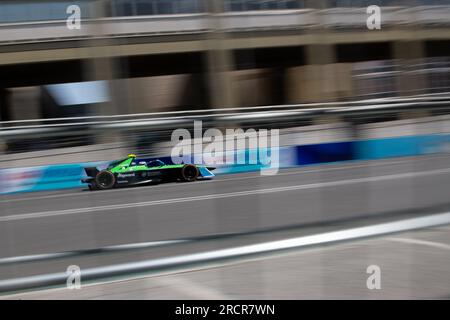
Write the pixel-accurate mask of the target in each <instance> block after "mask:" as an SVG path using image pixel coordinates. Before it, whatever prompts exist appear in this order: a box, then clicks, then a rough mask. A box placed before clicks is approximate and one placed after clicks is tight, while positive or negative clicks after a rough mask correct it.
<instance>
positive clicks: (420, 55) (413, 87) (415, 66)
mask: <svg viewBox="0 0 450 320" xmlns="http://www.w3.org/2000/svg"><path fill="white" fill-rule="evenodd" d="M425 57H426V52H425V45H424V42H423V41H418V40H413V41H395V42H393V44H392V58H393V59H395V63H396V65H397V71H399V73H398V76H397V77H396V87H397V92H398V95H400V96H409V95H415V94H422V93H426V88H427V83H426V74H424V73H422V72H416V71H418V70H419V69H420V68H421V65H422V64H423V63H424V62H425V59H424V58H425Z"/></svg>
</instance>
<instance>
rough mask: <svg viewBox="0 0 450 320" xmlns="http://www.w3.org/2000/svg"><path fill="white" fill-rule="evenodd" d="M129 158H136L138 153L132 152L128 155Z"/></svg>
mask: <svg viewBox="0 0 450 320" xmlns="http://www.w3.org/2000/svg"><path fill="white" fill-rule="evenodd" d="M128 158H136V155H135V154H132V153H131V154H129V155H128Z"/></svg>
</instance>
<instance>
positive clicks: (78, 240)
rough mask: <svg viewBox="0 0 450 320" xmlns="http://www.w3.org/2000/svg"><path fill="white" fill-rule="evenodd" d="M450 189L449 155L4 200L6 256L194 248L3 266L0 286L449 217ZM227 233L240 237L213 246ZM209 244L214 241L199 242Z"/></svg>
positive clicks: (0, 227)
mask: <svg viewBox="0 0 450 320" xmlns="http://www.w3.org/2000/svg"><path fill="white" fill-rule="evenodd" d="M449 185H450V156H449V155H438V156H427V157H418V158H397V159H391V160H382V161H367V162H348V163H341V164H332V165H324V166H311V167H304V168H293V169H285V170H281V171H280V172H279V174H277V175H275V176H261V175H260V174H259V172H254V173H246V174H236V175H227V176H220V177H217V178H215V179H214V180H212V181H198V182H194V183H174V184H162V185H158V186H145V187H139V188H126V189H115V190H111V191H98V192H89V191H86V190H66V191H61V192H47V193H28V194H18V195H10V196H3V197H2V199H1V200H0V210H1V211H0V257H1V258H4V257H13V256H22V255H29V254H41V253H53V252H62V251H71V250H86V249H94V248H100V247H105V246H111V245H120V244H130V243H138V242H152V241H165V240H173V239H195V240H196V241H193V242H190V243H187V244H182V245H167V246H158V247H155V248H154V249H151V250H135V251H131V252H122V253H119V254H95V252H94V253H93V254H90V255H86V256H82V257H73V258H68V259H56V260H51V261H43V262H39V263H38V262H36V263H26V264H19V265H16V264H14V265H4V266H3V265H0V279H8V278H13V277H20V276H25V275H34V274H42V273H47V272H60V271H61V270H65V269H66V268H67V266H68V265H70V264H77V265H80V266H81V267H82V268H83V267H93V266H101V265H107V264H113V263H118V262H126V261H136V260H141V259H149V258H156V257H162V256H170V255H176V254H181V253H189V252H199V251H205V250H212V249H217V248H222V247H229V246H233V245H241V244H245V243H255V242H261V241H266V240H270V239H278V238H280V239H282V238H284V237H288V236H292V235H295V236H297V235H299V234H308V233H315V232H323V231H326V230H327V229H332V228H336V227H338V226H339V225H340V224H342V223H344V222H345V223H346V224H350V225H354V224H357V223H361V224H367V223H372V222H373V221H377V220H383V219H384V220H385V219H390V218H391V217H396V218H399V217H406V216H409V215H412V214H427V212H430V210H437V211H439V210H448V209H449V207H450V197H449V195H450V193H449V188H448V186H449ZM366 220H367V221H366ZM359 221H361V222H359ZM257 231H264V232H262V233H255V232H257ZM248 233H251V235H250V236H245V235H246V234H248ZM220 235H222V236H228V235H240V236H239V237H229V238H223V239H221V240H220V241H215V240H214V237H217V236H220ZM202 237H206V238H205V239H207V240H208V241H198V239H199V238H200V239H203V238H202ZM446 257H447V259H448V257H449V255H448V254H447V256H446ZM444 262H445V263H446V264H447V265H448V261H447V260H445V261H444Z"/></svg>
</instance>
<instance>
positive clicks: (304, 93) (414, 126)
mask: <svg viewBox="0 0 450 320" xmlns="http://www.w3.org/2000/svg"><path fill="white" fill-rule="evenodd" d="M70 5H77V6H79V8H80V9H81V11H80V13H81V28H80V29H71V28H68V24H67V19H68V18H69V16H71V14H72V12H67V8H68V6H70ZM370 5H377V6H379V7H380V8H381V29H380V30H369V29H368V28H367V25H366V22H367V19H368V18H369V16H370V14H368V13H367V11H366V10H367V7H368V6H370ZM449 71H450V1H449V0H412V1H406V0H278V1H275V0H79V1H65V0H61V1H59V0H36V1H26V0H17V1H9V0H6V1H1V2H0V168H1V169H0V178H1V179H0V180H1V181H0V193H1V194H2V197H3V200H1V202H0V209H1V210H2V214H1V215H2V216H1V217H0V235H1V236H0V239H1V241H0V243H1V244H0V256H1V257H3V258H6V257H15V256H23V255H31V254H33V255H34V254H44V253H54V252H67V251H71V252H72V251H79V250H88V249H92V248H101V247H105V246H111V245H121V244H129V243H139V242H147V241H160V240H168V239H185V238H189V239H191V238H195V239H197V238H198V237H200V238H201V237H210V236H213V237H214V236H220V235H223V236H224V237H225V236H227V237H226V238H224V239H222V238H221V239H222V240H220V241H219V240H217V241H212V242H194V243H192V244H189V245H187V246H188V247H182V248H181V247H177V246H174V247H170V248H167V249H166V248H163V249H159V248H157V249H153V250H156V251H151V250H147V251H145V250H144V251H138V252H134V251H133V252H132V253H129V252H126V253H120V254H117V255H112V256H106V257H105V256H103V255H100V254H99V255H98V256H96V255H94V256H92V255H82V256H81V257H78V258H73V259H74V260H73V261H72V260H69V261H67V260H64V259H63V260H61V259H60V260H57V261H47V260H46V261H45V262H44V263H43V265H41V264H40V262H31V263H26V264H25V265H16V264H9V263H7V264H5V266H2V265H1V263H0V268H1V269H0V270H1V271H0V277H1V278H2V279H10V278H16V277H20V276H24V275H35V274H43V273H48V272H56V271H58V270H60V271H61V270H65V267H64V266H66V265H68V263H69V262H72V263H75V264H79V265H83V263H84V264H85V265H87V266H90V267H93V266H99V265H106V264H108V263H110V264H111V263H113V262H114V263H116V262H124V261H127V262H129V261H135V260H139V259H141V260H142V259H144V258H145V259H148V258H150V257H151V258H154V257H161V256H166V255H170V254H171V255H176V254H180V253H182V252H191V251H192V252H203V251H206V250H210V249H211V250H212V249H214V250H216V249H218V248H224V247H229V246H232V245H241V244H247V243H255V242H263V241H268V240H273V239H282V238H286V237H291V236H299V235H304V234H311V233H318V232H325V231H329V230H334V228H337V227H341V228H344V227H350V226H351V227H354V226H357V225H358V226H359V225H363V224H366V223H369V224H373V223H375V222H377V223H378V222H386V221H390V220H392V219H394V218H395V219H397V218H401V217H405V216H407V217H410V215H414V216H416V215H418V216H427V215H430V214H431V213H439V212H443V211H445V210H446V208H447V206H448V205H449V204H450V203H449V202H448V191H447V190H448V185H449V184H448V183H450V175H449V172H448V171H447V169H448V160H450V156H449V155H448V152H449V150H450V149H449V146H450V144H449V143H450V135H448V134H449V132H450V117H449V114H450V99H449V98H450V97H449V92H450V72H449ZM193 120H202V121H203V126H204V129H207V128H209V127H215V128H219V129H225V128H244V129H247V128H255V129H280V145H281V146H282V147H283V152H282V160H281V162H282V163H281V166H282V167H283V168H284V169H283V170H282V171H281V172H282V173H283V174H282V175H278V176H274V177H271V178H261V177H259V176H258V172H250V171H251V170H250V169H246V168H245V166H244V168H223V170H222V171H219V172H218V173H221V175H220V176H218V177H217V181H219V182H215V181H216V180H214V181H211V182H208V183H210V184H209V185H208V184H206V182H205V183H201V184H194V185H193V186H190V187H189V188H185V187H183V190H180V191H178V189H176V188H181V186H174V187H173V188H174V191H173V192H174V193H175V194H177V193H178V192H179V193H178V195H179V196H180V197H191V196H192V197H193V196H198V195H204V194H210V195H215V194H218V193H223V192H229V191H245V190H247V189H249V188H258V187H260V188H265V189H267V188H272V187H283V186H292V185H294V184H298V183H301V184H303V183H304V184H308V183H314V184H317V183H318V184H319V185H318V186H317V187H316V188H314V189H313V188H312V187H311V189H308V190H306V191H298V190H297V191H288V192H287V193H283V194H281V193H280V194H270V196H264V195H252V196H250V197H249V199H244V198H239V199H236V201H231V200H230V199H220V200H217V199H216V200H208V201H205V203H203V202H202V204H199V203H197V204H194V203H192V204H186V205H183V204H179V205H167V207H159V208H156V207H155V208H154V209H155V210H156V209H157V210H156V212H155V211H153V210H150V212H149V211H148V210H146V209H145V208H140V207H135V206H133V205H131V204H130V209H127V215H126V216H124V215H122V214H120V213H119V212H118V211H117V210H112V211H111V212H109V211H107V210H106V209H104V210H103V209H102V210H103V211H102V210H100V211H101V212H99V213H98V215H97V214H87V215H80V216H78V215H75V214H73V215H71V214H70V215H68V216H67V217H66V218H63V217H59V216H58V215H59V214H60V213H61V211H62V210H72V209H75V208H79V207H90V208H91V207H96V206H104V205H108V204H118V203H123V202H130V203H137V202H139V201H148V200H152V199H155V200H160V199H161V198H164V199H166V198H167V196H168V194H167V193H166V192H167V191H164V190H166V189H164V188H167V187H166V186H164V187H163V188H161V189H160V188H159V186H158V187H154V189H141V190H139V191H136V190H128V189H127V190H126V191H124V193H123V194H122V195H121V196H119V197H117V194H114V193H103V194H102V193H96V194H89V193H86V192H82V191H80V190H81V189H82V187H81V184H80V182H79V179H80V177H81V175H83V172H82V167H83V165H84V164H86V163H97V162H103V161H110V160H113V159H119V158H122V157H124V156H126V154H128V153H137V154H138V155H139V156H142V157H144V156H145V157H165V156H168V155H170V150H171V147H172V146H173V145H172V143H171V142H170V137H171V133H172V132H173V130H174V129H176V128H191V127H192V126H193ZM355 163H356V164H355ZM311 166H312V167H311ZM230 173H234V175H232V176H231V175H229V174H230ZM378 176H386V178H385V179H378V180H377V179H376V177H378ZM233 179H234V180H233ZM236 179H238V181H240V182H239V183H236V182H233V181H235V180H236ZM239 179H241V180H239ZM351 179H362V181H360V182H355V184H352V183H349V182H348V180H351ZM228 180H229V181H228ZM220 181H221V182H220ZM346 181H347V182H346ZM331 182H334V183H337V185H327V184H328V183H331ZM321 184H324V185H323V186H322V185H321ZM167 190H168V189H167ZM31 191H34V193H29V192H31ZM78 191H79V192H78ZM133 201H134V202H133ZM43 212H44V213H45V212H47V213H48V212H52V213H54V214H55V215H56V216H53V214H52V215H49V216H47V215H44V216H45V217H42V218H36V219H35V218H34V216H33V218H30V219H28V218H29V217H30V216H29V214H34V213H38V215H40V214H41V213H43ZM94 215H95V217H94ZM369 218H370V220H367V219H369ZM367 221H369V222H367ZM448 230H450V229H448V227H441V228H437V229H432V230H430V229H427V230H426V231H423V232H424V233H423V234H422V233H418V234H416V233H413V234H411V235H408V237H406V236H405V237H401V238H400V237H399V238H396V239H397V240H386V239H384V240H373V241H375V242H370V241H369V242H361V243H359V242H358V244H350V245H348V246H346V245H344V246H343V247H339V246H338V247H337V248H336V251H333V250H331V251H330V252H329V253H327V252H320V251H319V252H315V251H314V252H312V253H308V254H309V255H310V256H308V255H305V256H303V257H308V258H307V259H304V258H302V256H301V255H300V256H296V255H295V254H297V253H295V254H294V256H290V257H288V258H283V259H288V260H289V261H288V262H286V261H280V260H276V259H275V260H269V261H265V260H263V261H262V262H261V261H260V262H252V263H254V264H255V265H252V266H248V265H245V264H244V265H243V266H241V267H231V269H230V268H226V267H224V269H218V270H216V271H209V272H210V274H206V275H205V274H203V273H202V272H199V273H194V274H193V275H192V277H191V278H189V279H181V277H179V276H178V278H177V279H176V280H174V279H173V278H171V277H170V276H169V277H168V278H164V277H163V280H161V279H160V278H158V279H159V280H158V279H156V280H155V281H162V282H157V283H156V284H155V283H153V282H152V283H151V284H148V283H147V284H142V283H140V284H139V285H137V286H138V287H139V286H140V285H142V286H143V287H142V288H143V289H142V290H143V291H145V294H142V292H141V293H139V292H138V293H136V292H135V293H132V294H131V297H138V298H140V297H145V298H161V297H169V298H170V297H172V296H173V297H181V298H208V296H210V297H211V295H212V296H213V297H214V296H215V294H217V297H219V298H223V297H225V298H355V297H356V298H380V297H381V298H448V297H450V287H449V285H450V282H449V279H450V273H449V271H450V270H449V268H448V262H449V261H448V257H449V256H448V246H449V244H450V237H449V236H448ZM250 234H253V238H252V237H250V236H249V235H250ZM231 235H234V236H236V237H237V238H234V237H232V236H231ZM228 236H229V237H228ZM239 237H244V238H239ZM243 239H245V240H243ZM399 239H400V240H399ZM401 239H403V240H401ZM405 239H406V240H405ZM417 239H419V240H417ZM371 241H372V240H371ZM402 241H403V242H402ZM427 242H428V245H427V244H426V243H427ZM430 243H432V244H431V245H430ZM417 246H418V247H417ZM352 250H355V252H356V253H355V252H353V251H352ZM433 250H436V252H434V251H433ZM71 259H72V258H71ZM77 259H81V262H77V261H79V260H77ZM371 263H375V264H380V265H384V266H385V268H386V269H389V270H390V271H389V272H390V276H388V277H389V278H388V280H387V281H388V282H387V284H386V287H387V289H385V290H384V291H383V290H381V291H379V293H376V292H374V291H370V290H368V289H367V288H366V287H365V278H366V273H365V270H366V269H365V268H366V267H367V265H369V264H371ZM400 265H401V266H400ZM382 267H383V266H382ZM247 268H248V269H249V270H247ZM283 268H287V269H286V270H285V271H283V272H281V271H280V270H283ZM275 270H278V271H277V272H276V271H275ZM301 270H303V272H304V273H302V272H300V271H301ZM338 270H340V271H342V270H344V271H342V272H347V273H346V275H347V276H348V277H347V276H342V277H340V276H338ZM382 270H383V268H382ZM405 270H406V271H405ZM340 271H339V272H340ZM292 272H294V274H292ZM298 272H300V274H298ZM249 275H251V276H250V277H249ZM174 277H175V278H176V277H177V276H174ZM186 277H189V276H186ZM241 277H242V279H246V281H248V287H247V288H246V289H244V288H239V286H238V283H239V282H240V281H244V280H239V281H238V280H237V279H241ZM280 277H281V279H280ZM343 279H345V281H344V280H343ZM355 279H356V280H355ZM357 279H359V280H361V281H362V282H361V283H362V285H361V287H359V286H360V283H359V282H358V281H359V280H358V281H357ZM296 281H298V282H296ZM186 283H187V285H186ZM198 283H201V286H200V285H199V284H198ZM205 283H206V285H205ZM147 285H148V286H147ZM203 285H205V286H206V287H207V288H204V287H202V286H203ZM132 286H133V287H135V286H136V284H133V285H132ZM161 286H162V287H163V289H161V290H159V289H158V288H160V287H161ZM186 286H187V287H190V288H192V290H191V291H192V292H197V293H198V294H197V293H194V294H193V295H190V293H188V292H187V291H183V290H181V291H180V289H179V288H180V287H186ZM329 286H331V288H330V287H329ZM299 287H301V288H303V289H302V290H297V289H298V288H299ZM213 288H214V289H213ZM418 288H422V289H423V290H421V291H420V292H419V291H418ZM109 290H110V289H108V288H101V289H98V292H97V291H96V292H95V293H89V291H84V292H88V293H86V295H85V296H83V295H81V296H75V297H83V298H91V297H101V298H104V297H105V295H106V296H107V294H106V293H108V292H110V291H109ZM111 290H112V291H114V292H116V293H117V292H118V293H117V295H113V297H115V298H129V297H130V295H127V294H125V293H123V291H124V289H123V288H122V287H120V286H118V288H114V289H111ZM171 290H173V291H171ZM208 290H210V291H208ZM125 291H126V290H125ZM213 291H214V292H213ZM99 292H100V293H99ZM126 292H128V291H126ZM202 292H203V293H204V292H206V294H205V295H203V294H202ZM211 292H212V293H211ZM217 292H219V293H217ZM141 294H142V295H141ZM209 294H211V295H209ZM33 297H35V298H36V297H37V298H42V297H46V296H45V295H44V296H42V295H39V294H38V295H37V296H33ZM56 297H67V296H64V294H62V295H59V296H56Z"/></svg>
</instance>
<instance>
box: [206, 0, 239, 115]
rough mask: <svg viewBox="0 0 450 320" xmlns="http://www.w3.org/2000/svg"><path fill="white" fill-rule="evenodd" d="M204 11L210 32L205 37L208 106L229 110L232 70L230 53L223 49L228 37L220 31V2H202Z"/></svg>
mask: <svg viewBox="0 0 450 320" xmlns="http://www.w3.org/2000/svg"><path fill="white" fill-rule="evenodd" d="M203 4H204V7H205V8H206V11H207V12H209V14H210V16H211V19H210V21H211V24H210V25H209V26H207V27H208V28H209V29H210V30H212V31H211V32H210V33H209V34H208V37H207V40H206V42H205V43H206V46H207V77H208V83H209V84H210V87H209V90H210V100H211V101H210V105H211V107H212V108H231V107H233V106H234V105H235V102H234V95H233V89H232V83H231V82H232V80H231V71H232V70H233V69H234V60H233V56H232V52H231V51H230V50H228V49H227V48H225V46H224V41H225V39H226V37H227V36H228V35H227V33H225V32H222V31H221V21H220V14H221V13H223V12H224V2H223V1H222V0H203Z"/></svg>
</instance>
